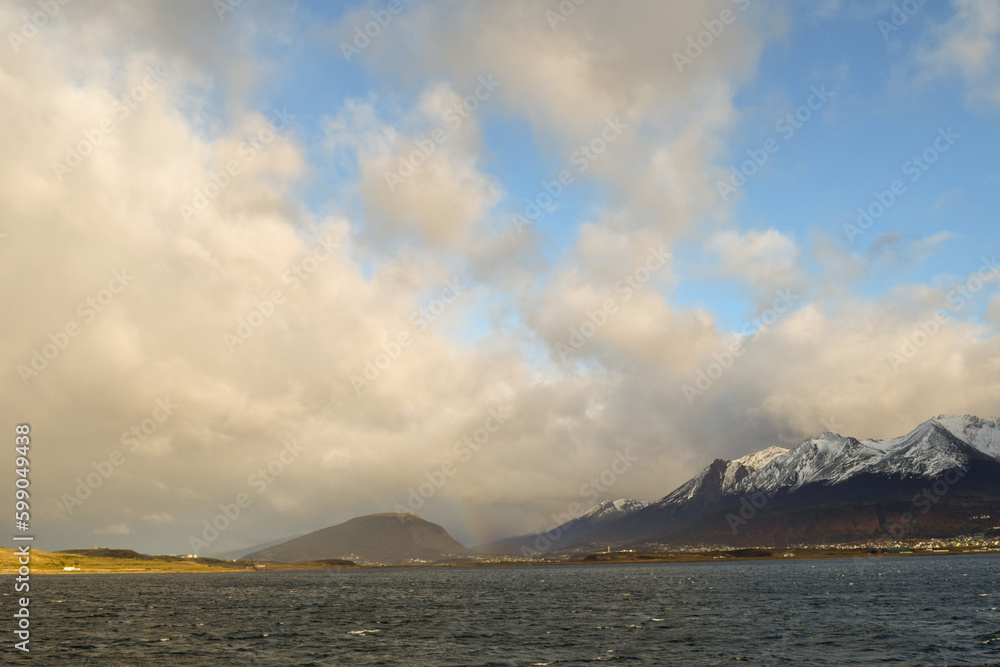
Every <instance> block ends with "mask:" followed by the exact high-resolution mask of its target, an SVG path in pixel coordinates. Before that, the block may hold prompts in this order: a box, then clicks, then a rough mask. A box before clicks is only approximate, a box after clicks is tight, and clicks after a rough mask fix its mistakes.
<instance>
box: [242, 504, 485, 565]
mask: <svg viewBox="0 0 1000 667" xmlns="http://www.w3.org/2000/svg"><path fill="white" fill-rule="evenodd" d="M469 553H470V552H469V550H468V549H467V548H465V547H464V546H462V545H461V544H459V543H458V542H456V541H455V540H454V539H452V537H451V535H449V534H448V533H447V531H445V529H444V528H442V527H441V526H439V525H437V524H436V523H431V522H430V521H425V520H424V519H421V518H420V517H419V516H417V515H416V514H395V513H385V514H370V515H368V516H361V517H357V518H355V519H351V520H350V521H346V522H344V523H341V524H338V525H336V526H331V527H329V528H323V529H321V530H317V531H315V532H312V533H308V534H307V535H303V536H302V537H296V538H295V539H292V540H289V541H287V542H283V543H281V544H278V545H275V546H271V547H267V548H264V549H260V550H258V551H255V552H253V553H250V554H247V555H246V556H245V558H250V557H252V558H253V559H254V560H257V561H278V562H286V563H289V562H296V561H310V560H324V559H329V558H340V559H345V560H351V561H354V562H356V563H385V564H397V563H405V562H407V561H410V560H415V559H420V560H430V561H435V560H441V559H443V558H448V557H452V556H465V555H468V554H469Z"/></svg>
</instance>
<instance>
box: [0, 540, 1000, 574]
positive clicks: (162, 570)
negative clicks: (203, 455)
mask: <svg viewBox="0 0 1000 667" xmlns="http://www.w3.org/2000/svg"><path fill="white" fill-rule="evenodd" d="M786 554H792V555H788V556H786ZM989 555H994V556H995V555H1000V550H998V549H976V548H968V547H948V548H944V549H934V550H913V551H902V550H892V551H885V552H879V553H871V552H869V551H868V550H864V549H826V548H805V549H789V548H786V549H732V550H714V551H704V552H695V553H691V552H668V553H662V552H622V551H619V552H610V553H592V554H588V555H586V556H582V557H579V558H573V559H568V558H567V559H559V560H538V561H485V562H483V561H478V562H477V561H471V562H470V561H453V562H437V563H401V564H394V565H368V564H366V565H357V564H347V563H337V564H334V563H328V562H322V561H305V562H296V563H279V562H270V561H269V562H264V563H257V568H256V569H254V567H253V565H252V564H251V563H249V562H247V561H218V560H217V559H203V560H210V561H215V562H211V563H203V562H195V561H193V560H190V561H189V560H186V559H183V558H180V557H162V558H163V559H161V558H160V557H156V556H144V557H143V558H141V559H135V558H108V557H99V556H79V557H78V556H74V554H67V553H63V552H44V551H38V552H33V553H32V563H31V564H30V565H29V566H30V567H31V574H38V575H41V574H46V575H51V574H55V575H80V574H84V575H88V574H196V573H218V572H254V573H257V574H267V573H268V572H287V571H307V570H385V569H412V568H421V569H423V568H474V567H540V566H563V565H593V566H601V565H637V564H646V563H655V564H664V563H719V562H768V561H782V562H786V561H795V560H827V559H835V558H887V557H888V558H920V557H927V556H989ZM13 560H14V559H13V551H12V550H8V549H0V576H8V575H9V576H14V575H16V574H17V573H18V571H17V570H18V565H17V564H16V563H15V562H12V561H13ZM36 561H39V563H38V564H37V565H36V564H35V562H36ZM46 561H49V562H46ZM52 561H58V564H53V563H52ZM68 561H73V562H74V564H73V565H71V566H72V567H78V568H79V569H75V570H71V571H68V570H65V569H64V567H66V565H65V563H67V562H68ZM140 563H141V565H140Z"/></svg>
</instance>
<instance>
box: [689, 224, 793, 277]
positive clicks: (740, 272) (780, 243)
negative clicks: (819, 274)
mask: <svg viewBox="0 0 1000 667" xmlns="http://www.w3.org/2000/svg"><path fill="white" fill-rule="evenodd" d="M705 248H706V249H707V250H708V251H710V252H713V253H715V254H717V255H718V272H719V273H720V274H721V275H724V276H728V277H733V278H737V279H738V280H740V281H746V283H747V284H749V285H750V286H752V287H753V288H754V289H757V290H765V291H773V290H776V289H784V288H789V287H793V286H796V285H800V284H801V283H802V273H801V269H800V267H799V256H800V254H801V251H800V249H799V246H798V244H797V243H796V242H795V240H794V239H793V238H791V237H789V236H785V235H784V234H782V233H781V232H779V231H778V230H776V229H768V230H767V231H764V232H761V231H756V230H751V231H748V232H746V233H744V234H740V233H739V232H735V231H723V232H717V233H715V234H713V235H712V236H711V237H710V238H709V239H708V241H707V242H706V244H705ZM800 289H801V288H800Z"/></svg>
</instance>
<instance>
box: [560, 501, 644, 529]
mask: <svg viewBox="0 0 1000 667" xmlns="http://www.w3.org/2000/svg"><path fill="white" fill-rule="evenodd" d="M648 504H649V503H646V502H643V501H641V500H635V499H633V498H619V499H618V500H605V501H604V502H602V503H599V504H597V505H595V506H594V507H592V508H590V509H589V510H587V511H586V512H585V513H584V514H582V515H580V517H579V518H578V519H576V521H581V520H591V519H593V520H594V523H600V522H602V521H606V520H607V519H610V518H612V517H622V516H626V515H628V514H631V513H632V512H638V511H639V510H641V509H642V508H644V507H646V505H648Z"/></svg>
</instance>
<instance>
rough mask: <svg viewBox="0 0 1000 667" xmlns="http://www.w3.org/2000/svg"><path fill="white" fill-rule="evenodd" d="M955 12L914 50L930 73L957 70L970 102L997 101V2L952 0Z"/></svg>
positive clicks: (999, 88) (999, 48)
mask: <svg viewBox="0 0 1000 667" xmlns="http://www.w3.org/2000/svg"><path fill="white" fill-rule="evenodd" d="M952 6H953V7H954V9H955V14H954V15H953V16H952V17H951V18H950V19H949V20H948V21H947V22H946V23H944V24H943V25H941V26H940V27H939V28H938V29H937V30H936V31H934V39H933V43H932V44H931V45H929V46H927V47H925V48H924V49H922V50H920V51H919V52H918V53H917V60H918V62H919V63H920V64H921V65H922V67H923V68H924V70H925V72H926V73H927V74H928V75H930V76H945V75H947V74H949V73H951V72H954V71H956V70H957V71H958V72H959V73H961V75H962V78H963V79H964V81H965V86H966V92H967V96H968V98H969V100H970V101H972V102H986V103H988V104H994V105H995V104H1000V68H998V67H997V60H998V57H1000V5H998V4H997V3H996V2H994V1H993V0H952Z"/></svg>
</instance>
